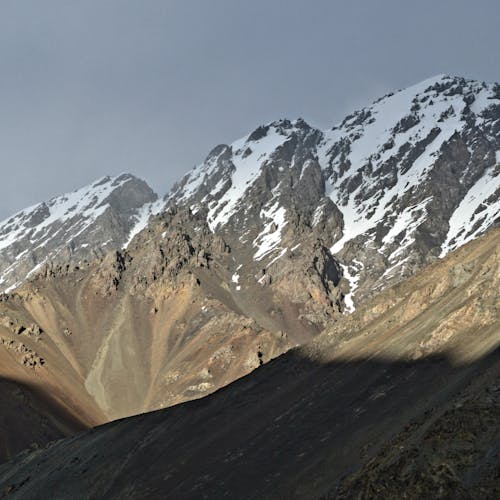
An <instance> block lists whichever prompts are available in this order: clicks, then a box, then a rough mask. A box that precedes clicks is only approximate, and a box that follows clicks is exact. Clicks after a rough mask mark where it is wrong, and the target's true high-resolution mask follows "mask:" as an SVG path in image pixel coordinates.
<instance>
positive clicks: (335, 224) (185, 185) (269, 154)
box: [167, 75, 500, 310]
mask: <svg viewBox="0 0 500 500" xmlns="http://www.w3.org/2000/svg"><path fill="white" fill-rule="evenodd" d="M499 169H500V86H499V85H498V84H485V83H480V82H476V81H472V80H465V79H463V78H459V77H450V76H446V75H439V76H436V77H433V78H430V79H428V80H425V81H424V82H421V83H419V84H417V85H415V86H413V87H409V88H407V89H404V90H401V91H398V92H395V93H393V94H389V95H387V96H385V97H382V98H381V99H379V100H377V101H375V103H373V104H372V105H371V106H369V107H366V108H363V109H361V110H359V111H356V112H355V113H353V114H351V115H349V116H348V117H346V118H345V119H344V120H343V121H342V122H341V123H340V124H338V125H336V126H335V127H333V128H332V129H329V130H326V131H321V130H318V129H316V128H313V127H311V126H309V125H308V124H307V123H306V122H304V121H303V120H302V119H299V120H296V121H289V120H280V121H277V122H274V123H271V124H269V125H266V126H261V127H259V128H257V129H256V130H255V131H254V132H252V133H251V134H249V135H248V136H247V137H244V138H243V139H240V140H238V141H236V142H234V143H232V144H231V145H229V146H228V145H221V146H218V147H217V148H215V149H214V150H213V151H212V152H211V153H210V154H209V155H208V157H207V159H206V160H205V162H204V163H203V164H201V165H199V166H198V167H196V168H195V169H194V170H193V171H191V172H190V173H189V174H187V175H186V176H185V177H184V179H183V180H182V181H181V182H180V183H179V184H178V185H177V186H175V188H174V189H173V191H172V193H171V194H170V196H169V197H168V200H167V201H168V203H170V204H171V205H177V206H178V205H179V204H183V205H188V206H190V207H191V209H192V210H193V211H196V212H198V211H200V212H203V214H204V216H205V217H206V219H207V221H208V224H209V225H210V228H211V229H212V230H213V231H215V232H217V233H218V234H220V235H222V236H223V237H224V239H225V240H226V241H227V242H228V244H229V245H230V246H231V248H233V249H234V253H235V254H238V255H241V262H239V261H238V265H240V264H241V265H242V266H243V270H245V271H246V267H247V265H249V268H250V272H249V273H248V274H252V275H255V274H256V272H255V271H256V270H257V269H259V268H262V269H263V268H265V269H266V274H268V275H270V276H271V277H272V279H273V280H278V281H281V282H283V281H285V282H286V281H287V275H288V271H289V269H288V266H287V265H286V264H284V262H287V260H288V259H294V258H295V256H296V255H299V256H300V255H301V254H302V253H303V252H308V251H309V248H310V246H311V244H312V242H314V241H320V242H321V244H322V245H324V246H325V247H327V248H328V249H329V250H330V252H331V253H332V254H333V255H334V256H335V259H336V260H338V261H339V262H340V264H341V266H342V270H343V272H342V274H343V276H344V278H345V279H346V280H347V281H348V285H349V287H348V289H347V291H346V306H347V308H348V309H349V310H353V309H354V307H355V303H356V302H358V301H360V300H362V299H363V298H364V297H366V296H369V295H370V294H372V293H373V291H374V290H379V289H381V288H384V287H386V286H388V285H389V284H391V283H394V282H395V281H397V280H399V279H401V278H402V277H404V276H408V275H411V274H412V273H413V272H415V270H416V269H418V268H420V267H421V266H423V265H425V264H427V263H430V262H433V261H434V260H436V259H437V258H439V257H443V256H444V255H446V254H447V252H448V251H450V250H451V249H453V248H457V247H458V246H460V245H462V244H463V243H465V242H467V241H470V240H471V239H473V238H475V237H477V236H478V235H480V234H482V233H484V231H486V230H487V229H488V228H489V227H491V226H493V225H497V224H498V222H499V216H498V214H499V210H500V196H499V195H500V176H499V173H500V170H499ZM248 263H250V264H248ZM240 274H241V273H240ZM257 279H258V278H257ZM243 286H244V284H242V287H243Z"/></svg>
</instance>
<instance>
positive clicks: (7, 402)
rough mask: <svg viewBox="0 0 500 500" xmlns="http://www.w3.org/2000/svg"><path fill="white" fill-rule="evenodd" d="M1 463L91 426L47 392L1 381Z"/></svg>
mask: <svg viewBox="0 0 500 500" xmlns="http://www.w3.org/2000/svg"><path fill="white" fill-rule="evenodd" d="M0 408H1V409H2V412H1V415H0V462H4V461H6V460H9V459H11V458H12V457H13V456H14V455H16V454H17V453H19V452H20V451H21V450H24V449H26V448H29V447H30V446H31V445H33V446H35V445H34V443H39V444H47V443H48V442H50V441H53V440H56V439H60V438H62V437H64V436H68V435H72V434H75V433H76V432H79V431H81V430H84V429H87V428H89V427H90V424H89V422H85V420H84V419H82V418H81V417H79V416H78V415H75V414H72V413H71V412H70V411H69V410H68V408H65V407H64V405H62V404H61V403H59V402H58V401H56V400H55V399H54V398H52V397H50V396H49V395H47V394H46V393H45V392H44V391H41V390H40V389H36V388H34V387H29V386H28V385H26V384H24V383H21V382H18V381H13V380H6V379H3V378H0Z"/></svg>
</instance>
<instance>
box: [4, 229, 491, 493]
mask: <svg viewBox="0 0 500 500" xmlns="http://www.w3.org/2000/svg"><path fill="white" fill-rule="evenodd" d="M499 243H500V232H499V231H492V232H490V233H489V234H488V235H487V236H486V237H484V238H481V239H479V240H476V241H474V242H472V243H470V244H468V245H466V246H465V247H463V248H461V249H460V250H458V251H457V252H454V253H453V254H452V255H450V256H449V257H448V258H446V259H445V260H444V261H442V262H439V263H437V264H435V265H433V266H432V267H430V268H427V269H425V270H424V271H423V272H421V273H420V274H419V275H417V276H415V277H414V278H412V279H410V280H408V281H407V282H404V283H402V284H400V285H399V286H398V287H397V288H396V289H391V290H388V291H387V292H385V293H383V294H381V295H380V296H378V297H377V298H376V299H375V300H374V301H373V302H372V303H371V304H366V305H365V306H363V307H362V308H360V309H359V311H357V313H356V314H354V315H353V316H352V317H351V319H350V320H348V321H345V322H342V323H339V324H338V326H336V327H335V329H332V330H331V331H329V332H326V333H324V334H322V335H321V336H320V337H319V338H318V339H317V340H316V341H314V342H313V343H312V344H311V345H309V346H306V347H302V348H298V349H293V350H291V351H289V352H288V353H286V354H284V355H283V356H281V357H279V358H277V359H275V360H273V361H271V362H269V363H267V364H266V365H264V366H262V367H260V368H259V369H258V370H256V371H254V372H253V373H252V374H251V375H249V376H247V377H244V378H243V379H240V380H238V381H236V382H234V383H232V384H231V385H229V386H227V387H225V388H223V389H221V390H219V391H218V392H216V393H215V394H212V395H210V396H208V397H206V398H203V399H199V400H196V401H192V402H188V403H184V404H182V405H178V406H176V407H173V408H170V409H167V410H163V411H158V412H154V413H150V414H145V415H140V416H137V417H133V418H128V419H124V420H121V421H117V422H113V423H111V424H108V425H105V426H103V427H99V428H96V429H94V430H92V431H91V432H88V433H83V434H80V435H77V436H75V437H73V438H70V439H65V440H62V441H60V442H58V443H56V444H54V445H52V446H50V447H48V448H47V449H46V450H39V451H35V452H33V453H31V454H29V455H27V456H22V457H18V458H16V459H15V460H13V461H11V462H9V463H8V464H5V465H3V466H1V467H0V492H2V493H3V494H4V495H7V496H9V498H10V497H12V498H46V496H47V494H48V492H50V495H51V497H52V498H70V497H73V496H75V495H77V496H78V497H80V498H121V499H122V498H165V497H170V498H241V497H244V498H267V497H272V498H318V497H324V496H327V497H328V496H329V497H336V496H342V495H343V496H344V497H354V498H371V497H372V496H374V490H373V485H374V484H375V485H377V487H378V488H380V487H381V488H386V490H385V493H386V494H385V493H384V490H379V491H378V492H376V493H377V494H378V495H379V496H380V497H384V498H394V497H398V498H401V497H402V496H404V495H406V497H407V498H428V492H429V491H432V492H433V496H434V497H435V498H451V497H456V495H455V493H456V492H459V493H460V494H459V495H458V498H467V497H471V496H472V497H474V496H475V497H486V498H488V497H491V498H493V497H495V495H496V493H497V491H496V490H495V487H496V486H495V482H492V481H491V477H490V476H489V474H488V472H489V471H492V470H494V469H495V467H497V466H498V456H497V455H495V453H497V451H496V450H498V446H499V437H498V421H497V419H495V418H494V416H495V415H496V414H497V413H495V412H498V401H497V399H495V398H494V397H492V396H491V394H492V391H496V387H497V384H498V377H499V372H500V356H499V351H498V347H499V344H500V323H499V320H498V311H497V307H498V289H499V279H500V270H499V255H498V250H499V247H500V245H499ZM485 394H486V395H485ZM475 398H476V399H475ZM477 405H480V406H481V405H483V406H482V408H483V409H484V412H482V413H481V414H480V418H481V419H482V420H481V421H482V422H484V424H485V425H486V429H487V430H481V429H479V430H478V426H477V422H476V421H475V420H474V419H473V418H463V419H462V418H461V417H460V418H458V419H457V418H456V411H457V409H458V411H459V412H460V411H462V412H463V413H464V415H465V414H468V413H469V412H470V411H471V409H473V408H476V407H477ZM454 412H455V413H454ZM454 415H455V416H454ZM456 428H458V429H459V431H460V432H457V433H456V436H454V440H455V441H452V443H453V442H456V443H457V449H453V450H451V451H452V452H450V446H451V445H450V443H449V440H447V439H446V438H445V436H446V433H447V432H448V433H454V429H456ZM391 440H392V441H391ZM387 443H392V444H389V448H388V447H387ZM421 443H422V446H421ZM391 446H393V447H394V446H396V448H395V449H396V451H395V452H394V451H392V452H391V450H393V449H394V448H391ZM405 448H408V449H410V450H411V453H410V452H409V453H408V454H405V451H404V450H405ZM460 449H465V450H467V451H468V452H470V453H469V454H468V455H467V457H466V459H464V453H460V452H459V451H458V452H457V450H460ZM429 450H432V453H431V454H429V453H430V451H429ZM391 453H392V455H391ZM398 454H399V455H398ZM412 454H413V455H412ZM388 456H389V458H387V457H388ZM429 456H431V457H435V459H436V460H437V462H436V463H433V464H432V467H431V468H430V469H429V468H427V467H426V463H425V460H426V457H429ZM377 457H378V458H377ZM391 457H393V460H394V462H391V459H392V458H391ZM398 457H399V458H398ZM374 459H375V462H374ZM439 460H441V462H439ZM405 463H406V464H407V466H406V467H405ZM363 467H365V468H366V469H365V470H367V471H368V475H367V476H366V477H365V476H364V475H361V476H359V475H356V474H357V473H358V472H359V471H360V470H362V468H363ZM395 473H402V474H403V477H408V478H409V482H408V483H405V482H399V483H398V479H397V478H394V477H393V475H394V474H395ZM431 487H432V488H431ZM430 488H431V489H430ZM405 490H406V491H405Z"/></svg>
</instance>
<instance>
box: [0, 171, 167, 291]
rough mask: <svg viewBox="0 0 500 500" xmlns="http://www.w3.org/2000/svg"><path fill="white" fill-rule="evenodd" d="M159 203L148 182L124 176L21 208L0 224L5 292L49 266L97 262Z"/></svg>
mask: <svg viewBox="0 0 500 500" xmlns="http://www.w3.org/2000/svg"><path fill="white" fill-rule="evenodd" d="M156 201H157V195H156V194H155V193H154V192H153V191H152V190H151V189H150V188H149V186H148V185H147V184H146V183H145V182H144V181H142V180H140V179H137V178H136V177H134V176H133V175H130V174H122V175H119V176H116V177H103V178H101V179H98V180H97V181H95V182H94V183H92V184H91V185H88V186H85V187H83V188H80V189H78V190H76V191H73V192H72V193H67V194H64V195H62V196H58V197H56V198H52V199H51V200H49V201H46V202H42V203H39V204H37V205H34V206H32V207H29V208H26V209H24V210H21V211H20V212H18V213H17V214H15V215H13V216H12V217H9V218H8V219H7V220H5V221H3V222H0V289H4V290H5V289H9V288H14V287H15V286H16V285H19V284H20V283H21V282H22V281H24V280H25V279H26V278H28V277H30V276H32V275H33V274H34V273H36V272H37V271H38V270H39V269H40V268H41V267H42V266H44V265H45V264H47V265H54V263H62V262H70V261H71V262H77V261H78V260H83V259H92V258H95V257H99V256H103V255H105V254H106V252H108V251H110V250H111V249H114V248H120V247H121V246H124V245H126V244H127V242H128V241H129V240H130V238H131V237H133V236H134V235H135V234H136V233H137V232H138V231H139V230H141V229H142V228H143V227H144V226H145V225H146V223H147V220H148V218H149V215H150V214H151V213H152V212H154V211H155V210H157V209H159V205H158V203H156V204H155V202H156ZM157 205H158V208H156V207H157Z"/></svg>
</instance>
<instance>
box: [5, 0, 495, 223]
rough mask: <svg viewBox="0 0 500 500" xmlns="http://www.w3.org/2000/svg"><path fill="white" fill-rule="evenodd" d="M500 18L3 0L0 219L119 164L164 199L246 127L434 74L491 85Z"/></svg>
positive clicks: (353, 8) (372, 95) (333, 114)
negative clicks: (217, 149)
mask: <svg viewBox="0 0 500 500" xmlns="http://www.w3.org/2000/svg"><path fill="white" fill-rule="evenodd" d="M499 15H500V5H499V4H498V2H493V1H487V0H483V1H478V2H476V3H475V4H474V6H472V7H471V6H470V3H469V2H465V1H451V0H446V1H443V2H440V3H439V4H436V3H432V2H430V1H428V0H426V1H422V2H419V3H418V4H415V5H408V4H405V5H402V4H401V2H397V1H395V0H384V1H381V2H378V3H377V5H372V4H368V5H366V4H365V3H363V2H361V1H354V2H350V3H349V4H348V5H346V4H344V3H341V2H330V1H326V0H316V1H312V2H308V3H306V4H304V3H302V2H300V1H298V0H293V1H288V2H285V1H278V0H271V1H262V0H259V1H255V2H252V4H251V5H248V4H240V3H238V4H236V3H234V2H230V1H229V0H214V1H213V2H210V3H209V2H203V1H201V0H197V1H193V0H191V1H183V2H174V1H153V0H152V1H151V2H148V3H147V4H144V3H135V2H132V1H128V0H124V1H116V0H113V1H109V2H106V3H105V4H103V3H102V2H98V1H97V0H89V1H87V2H85V3H79V2H63V1H62V0H61V1H56V0H49V1H47V2H43V4H41V3H40V2H35V1H34V0H30V1H22V2H19V1H18V2H6V4H5V5H4V7H3V12H2V18H1V19H0V27H1V30H0V41H1V43H0V62H1V64H2V76H3V78H2V80H1V81H0V107H1V108H0V109H1V110H2V115H1V116H2V119H1V120H0V124H1V125H0V127H1V128H0V173H1V179H2V182H1V183H0V219H4V218H6V217H8V216H9V215H10V214H12V213H14V212H16V211H18V210H20V209H23V208H25V207H27V206H30V205H33V204H35V203H37V202H40V201H43V200H46V199H49V198H51V197H53V196H56V195H58V194H62V193H64V192H68V191H72V190H74V189H76V188H78V187H81V186H83V185H86V184H89V183H90V182H92V181H93V180H95V179H97V178H99V177H103V176H105V175H117V174H118V173H121V172H128V173H131V174H133V175H135V176H137V177H139V178H142V179H144V180H146V181H147V182H148V183H149V184H150V185H151V186H152V188H153V189H154V190H155V191H156V192H158V193H159V194H160V195H163V194H165V193H166V192H167V191H168V189H169V188H170V187H171V185H172V184H173V183H174V182H175V181H176V180H178V179H180V178H181V177H182V175H184V173H185V172H187V171H188V170H189V169H190V168H192V167H193V166H194V165H195V164H197V163H199V162H201V161H202V160H203V159H204V158H205V156H206V155H207V154H208V152H209V151H210V150H211V149H212V148H213V147H214V146H216V145H217V144H220V143H230V142H232V141H234V140H236V139H238V138H239V137H242V136H244V135H246V134H248V133H249V132H251V131H252V130H253V129H255V128H256V127H257V126H258V125H260V124H263V123H268V122H271V121H274V120H276V119H279V118H285V117H286V118H290V119H295V118H297V117H299V116H300V117H302V118H304V119H305V120H306V121H307V122H308V123H310V124H311V125H314V126H318V127H320V128H327V127H331V126H333V125H334V124H335V123H337V122H339V121H341V120H342V119H343V118H344V116H345V115H346V114H348V113H350V112H352V111H354V110H356V109H358V108H360V107H363V106H366V105H368V104H370V103H371V102H372V101H373V100H374V99H376V98H378V97H380V96H381V95H383V94H386V93H388V92H391V91H394V90H397V89H400V88H404V87H407V86H410V85H413V84H416V83H418V82H419V81H422V80H425V79H426V78H428V77H431V76H433V75H435V74H440V73H446V74H451V75H458V76H463V77H466V78H472V79H476V80H480V81H487V82H493V81H499V80H500V67H499V65H498V61H497V55H496V52H497V50H496V47H498V46H499V44H500V35H499V34H498V29H497V27H496V20H497V19H498V18H499ZM429 48H430V49H429Z"/></svg>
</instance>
